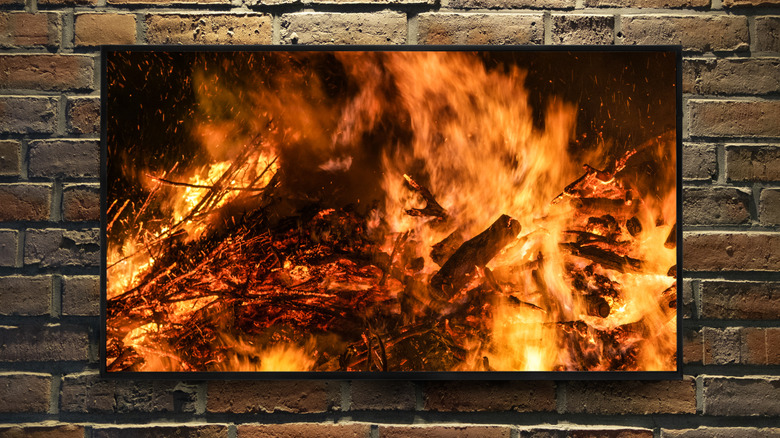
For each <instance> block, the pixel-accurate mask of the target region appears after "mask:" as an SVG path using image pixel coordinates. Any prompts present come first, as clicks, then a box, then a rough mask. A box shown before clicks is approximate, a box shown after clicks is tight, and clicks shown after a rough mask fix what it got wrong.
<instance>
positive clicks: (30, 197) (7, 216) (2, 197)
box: [0, 183, 51, 221]
mask: <svg viewBox="0 0 780 438" xmlns="http://www.w3.org/2000/svg"><path fill="white" fill-rule="evenodd" d="M0 205H2V206H3V207H2V208H1V209H0V221H43V220H47V219H49V213H50V211H51V185H50V184H30V183H27V184H0Z"/></svg>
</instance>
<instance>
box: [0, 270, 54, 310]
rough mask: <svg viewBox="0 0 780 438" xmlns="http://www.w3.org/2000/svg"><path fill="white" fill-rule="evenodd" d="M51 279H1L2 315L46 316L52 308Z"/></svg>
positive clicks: (23, 277)
mask: <svg viewBox="0 0 780 438" xmlns="http://www.w3.org/2000/svg"><path fill="white" fill-rule="evenodd" d="M51 285H52V280H51V277H48V276H40V277H32V276H21V275H14V276H11V277H0V303H3V306H2V308H0V315H45V314H47V313H49V307H50V306H51Z"/></svg>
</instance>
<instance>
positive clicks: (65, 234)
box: [24, 228, 100, 267]
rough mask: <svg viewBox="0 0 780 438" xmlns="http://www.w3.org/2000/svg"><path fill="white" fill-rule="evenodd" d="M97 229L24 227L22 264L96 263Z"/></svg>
mask: <svg viewBox="0 0 780 438" xmlns="http://www.w3.org/2000/svg"><path fill="white" fill-rule="evenodd" d="M98 231H99V230H96V229H86V230H63V229H59V228H52V229H45V230H34V229H28V230H27V232H26V233H25V240H24V264H25V265H38V266H40V267H61V266H99V264H100V246H99V242H100V239H99V237H98V236H99V233H98Z"/></svg>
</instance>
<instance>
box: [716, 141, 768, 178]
mask: <svg viewBox="0 0 780 438" xmlns="http://www.w3.org/2000/svg"><path fill="white" fill-rule="evenodd" d="M726 180H728V181H729V182H733V181H740V182H743V181H765V182H769V181H780V148H779V147H773V146H767V145H750V146H747V145H745V146H726Z"/></svg>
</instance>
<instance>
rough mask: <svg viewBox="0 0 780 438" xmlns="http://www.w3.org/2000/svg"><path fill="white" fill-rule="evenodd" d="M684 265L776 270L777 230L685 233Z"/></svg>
mask: <svg viewBox="0 0 780 438" xmlns="http://www.w3.org/2000/svg"><path fill="white" fill-rule="evenodd" d="M683 237H684V241H685V244H684V245H685V246H684V249H683V252H684V253H685V254H686V255H687V257H685V258H684V262H683V263H684V267H685V269H688V270H691V271H776V270H778V269H780V234H779V233H731V232H713V233H685V235H684V236H683Z"/></svg>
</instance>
